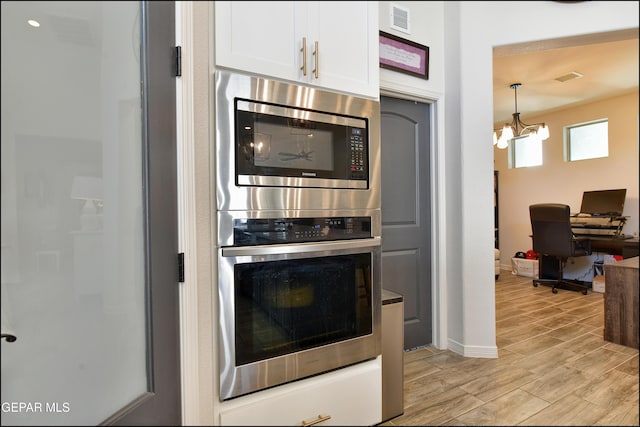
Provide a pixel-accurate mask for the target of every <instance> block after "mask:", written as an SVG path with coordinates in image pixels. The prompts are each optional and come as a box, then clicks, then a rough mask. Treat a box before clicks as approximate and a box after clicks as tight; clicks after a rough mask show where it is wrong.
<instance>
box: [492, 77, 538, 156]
mask: <svg viewBox="0 0 640 427" xmlns="http://www.w3.org/2000/svg"><path fill="white" fill-rule="evenodd" d="M521 86H522V83H513V84H511V85H510V86H509V87H510V88H511V89H513V92H514V94H515V107H516V108H515V110H516V112H515V113H513V120H512V121H511V123H507V124H505V125H504V127H503V128H502V132H501V134H500V137H499V138H498V134H497V132H498V129H494V131H493V145H497V146H498V148H507V147H508V146H509V141H510V140H512V139H513V138H514V137H516V136H528V137H529V138H530V139H531V140H539V141H544V140H545V139H547V138H549V127H548V126H547V125H546V124H544V123H534V124H532V125H528V124H526V123H522V122H521V121H520V113H519V112H518V89H519V88H520V87H521Z"/></svg>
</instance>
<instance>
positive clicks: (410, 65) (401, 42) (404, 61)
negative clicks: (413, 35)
mask: <svg viewBox="0 0 640 427" xmlns="http://www.w3.org/2000/svg"><path fill="white" fill-rule="evenodd" d="M380 67H381V68H386V69H388V70H393V71H398V72H400V73H404V74H409V75H411V76H415V77H420V78H421V79H425V80H429V47H428V46H424V45H421V44H419V43H415V42H412V41H411V40H406V39H403V38H401V37H398V36H394V35H393V34H389V33H385V32H384V31H380Z"/></svg>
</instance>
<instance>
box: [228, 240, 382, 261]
mask: <svg viewBox="0 0 640 427" xmlns="http://www.w3.org/2000/svg"><path fill="white" fill-rule="evenodd" d="M375 247H380V237H372V238H369V239H354V240H348V241H344V240H340V241H335V242H321V243H317V242H308V243H293V244H292V243H289V244H285V245H263V246H237V247H231V246H230V247H226V248H222V256H223V257H238V256H261V255H282V254H298V253H306V252H322V251H335V250H340V249H365V248H375Z"/></svg>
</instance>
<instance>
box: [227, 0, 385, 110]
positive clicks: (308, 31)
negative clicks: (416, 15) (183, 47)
mask: <svg viewBox="0 0 640 427" xmlns="http://www.w3.org/2000/svg"><path fill="white" fill-rule="evenodd" d="M215 37H216V39H215V49H216V51H215V58H216V65H217V66H220V67H226V68H232V69H236V70H242V71H246V72H249V73H254V74H259V75H262V76H266V77H275V78H280V79H285V80H289V81H295V82H299V83H304V84H309V85H313V86H318V87H322V88H326V89H331V90H337V91H340V92H345V93H351V94H356V95H362V96H366V97H370V98H375V99H378V98H379V60H378V5H377V2H370V1H364V2H362V1H348V2H340V1H337V2H316V1H308V2H307V1H305V2H302V1H300V2H294V1H287V2H280V1H278V2H245V1H216V2H215Z"/></svg>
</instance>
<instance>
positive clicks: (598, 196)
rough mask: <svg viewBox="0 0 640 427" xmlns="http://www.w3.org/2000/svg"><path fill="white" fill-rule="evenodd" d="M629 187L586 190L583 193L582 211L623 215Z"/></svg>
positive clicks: (592, 213) (595, 213) (593, 213)
mask: <svg viewBox="0 0 640 427" xmlns="http://www.w3.org/2000/svg"><path fill="white" fill-rule="evenodd" d="M626 196H627V189H626V188H621V189H617V190H597V191H585V192H584V193H582V204H581V205H580V213H584V214H591V215H607V216H622V210H623V209H624V199H625V197H626Z"/></svg>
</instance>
